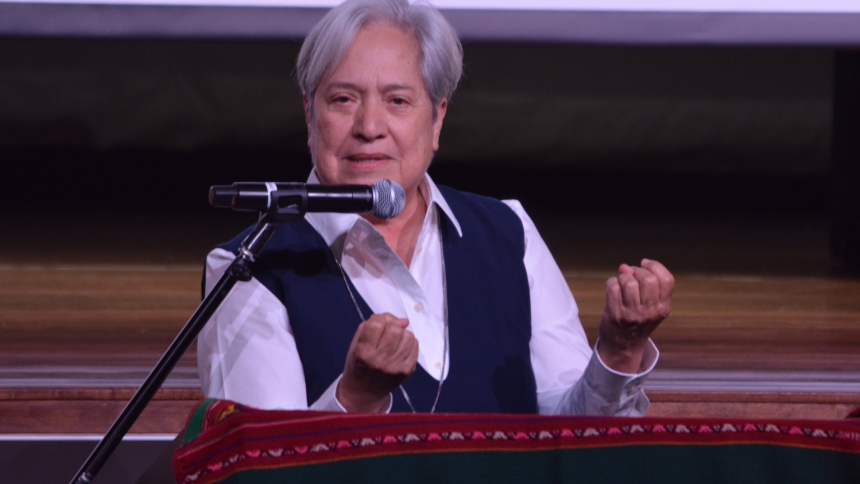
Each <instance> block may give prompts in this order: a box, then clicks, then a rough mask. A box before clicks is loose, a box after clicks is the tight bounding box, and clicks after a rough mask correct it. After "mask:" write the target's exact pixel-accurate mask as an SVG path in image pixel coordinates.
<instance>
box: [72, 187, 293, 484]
mask: <svg viewBox="0 0 860 484" xmlns="http://www.w3.org/2000/svg"><path fill="white" fill-rule="evenodd" d="M271 197H272V198H271V203H270V204H269V210H268V211H267V212H263V213H261V214H260V219H259V221H258V222H257V225H256V226H255V227H254V229H253V230H252V231H251V233H249V234H248V236H247V237H245V240H244V241H242V247H241V248H240V249H239V255H238V256H237V257H236V259H235V260H234V261H233V263H232V264H231V265H230V267H229V268H228V269H227V271H226V272H225V273H224V275H222V276H221V279H219V280H218V283H217V284H216V285H215V287H214V288H213V289H212V291H210V292H209V294H208V295H207V296H206V297H205V298H204V299H203V302H201V303H200V306H198V307H197V310H196V311H194V314H193V315H192V316H191V319H189V320H188V322H187V323H185V326H184V327H183V328H182V330H181V331H179V334H178V335H177V336H176V338H175V339H174V340H173V342H172V343H171V344H170V346H169V347H168V348H167V351H166V352H165V353H164V355H163V356H162V357H161V359H160V360H159V361H158V363H157V364H156V365H155V367H154V368H153V369H152V371H151V372H150V373H149V376H147V377H146V380H144V382H143V384H142V385H141V386H140V388H139V389H138V390H137V392H136V393H135V394H134V396H133V397H132V398H131V400H129V402H128V404H126V406H125V408H124V409H123V411H122V413H120V415H119V417H117V419H116V420H115V421H114V423H113V425H111V428H110V429H109V430H108V432H107V433H106V434H105V436H104V437H103V438H102V440H101V442H99V444H98V445H97V446H96V448H95V449H94V450H93V451H92V453H91V454H90V456H89V457H88V458H87V460H86V462H84V465H83V466H81V469H80V470H79V471H78V473H77V474H75V477H74V478H73V479H72V481H71V484H89V483H91V482H92V480H93V479H94V478H95V476H96V474H97V473H98V472H99V470H100V469H101V468H102V466H103V465H104V463H105V462H106V461H107V459H108V458H109V457H110V456H111V454H112V453H113V451H114V450H116V447H117V446H118V445H119V443H120V442H121V441H122V438H123V436H125V434H126V433H128V431H129V429H131V426H132V425H133V424H134V422H135V421H136V420H137V418H138V417H139V416H140V414H141V413H142V412H143V409H144V408H146V405H147V404H148V403H149V401H150V400H152V397H153V396H155V392H156V391H158V389H159V388H160V387H161V385H162V384H163V383H164V380H165V379H166V378H167V375H168V374H170V372H171V371H172V370H173V368H174V367H175V366H176V364H177V363H179V359H180V358H182V355H184V354H185V352H186V351H187V350H188V348H189V347H190V346H191V343H193V342H194V339H195V338H196V337H197V335H198V334H199V333H200V330H202V329H203V327H204V326H205V325H206V323H207V322H208V321H209V319H210V318H211V317H212V315H213V314H214V313H215V311H216V310H218V308H219V307H220V306H221V303H222V302H223V301H224V298H226V297H227V294H228V293H229V292H230V290H231V289H232V288H233V286H234V285H236V282H238V281H246V282H247V281H250V280H251V277H252V274H251V264H253V263H254V261H255V260H256V259H257V257H258V256H259V255H260V252H261V251H262V250H263V246H265V245H266V242H268V241H269V238H271V236H272V234H273V233H274V232H275V230H276V229H277V228H278V227H280V226H281V224H283V223H285V222H289V221H293V220H298V219H300V218H302V217H304V216H305V212H306V211H307V196H306V195H304V196H303V195H301V194H297V193H296V192H295V191H287V190H275V191H273V192H271Z"/></svg>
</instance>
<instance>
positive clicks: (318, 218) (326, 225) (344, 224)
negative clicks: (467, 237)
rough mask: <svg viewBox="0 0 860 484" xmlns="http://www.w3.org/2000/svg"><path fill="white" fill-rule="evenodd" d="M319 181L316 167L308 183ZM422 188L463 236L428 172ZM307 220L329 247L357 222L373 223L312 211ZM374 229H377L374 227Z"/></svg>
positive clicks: (430, 200) (344, 215)
mask: <svg viewBox="0 0 860 484" xmlns="http://www.w3.org/2000/svg"><path fill="white" fill-rule="evenodd" d="M319 182H320V181H319V177H318V176H317V172H316V169H314V170H311V174H310V176H308V183H309V184H318V183H319ZM421 189H423V190H422V193H423V194H424V196H425V197H429V199H428V200H427V206H428V207H431V206H432V205H434V204H435V205H436V206H437V207H439V209H440V210H442V211H443V212H444V213H445V215H446V216H447V217H448V219H449V220H451V223H452V224H454V227H455V228H456V229H457V235H459V236H460V237H462V236H463V230H462V229H461V228H460V223H459V222H458V221H457V217H455V216H454V212H453V211H451V207H450V206H448V202H447V201H445V197H443V196H442V192H440V191H439V187H437V186H436V184H435V183H433V180H432V179H431V178H430V175H428V174H426V173H425V174H424V183H423V184H422V186H421ZM428 212H429V210H428ZM305 220H307V221H308V223H309V224H311V226H312V227H313V228H314V229H316V231H317V232H319V234H320V235H321V236H322V238H323V240H325V243H326V244H328V246H329V247H333V246H334V245H335V242H337V241H338V240H341V241H342V240H343V236H344V235H345V234H346V233H347V232H348V231H349V230H350V229H351V228H352V227H353V226H354V225H355V224H357V223H362V222H364V223H366V224H368V225H371V224H370V222H368V221H367V220H365V219H363V218H361V217H359V216H358V215H357V214H354V213H330V212H310V213H307V214H305ZM371 226H372V225H371ZM373 230H376V229H375V228H374V229H373Z"/></svg>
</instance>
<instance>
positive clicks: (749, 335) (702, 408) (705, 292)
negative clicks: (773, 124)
mask: <svg viewBox="0 0 860 484" xmlns="http://www.w3.org/2000/svg"><path fill="white" fill-rule="evenodd" d="M536 221H537V223H538V226H539V228H540V229H541V231H542V233H543V234H544V236H545V238H546V240H547V243H548V244H549V245H550V247H551V249H552V250H553V252H554V253H555V254H556V258H557V259H558V261H559V263H560V265H561V266H562V269H563V271H564V272H565V275H566V277H567V279H568V282H569V284H570V286H571V290H572V291H573V293H574V295H575V296H576V299H577V302H578V304H579V307H580V312H581V319H582V322H583V325H584V326H585V328H586V332H587V333H588V335H589V338H590V339H591V341H592V342H593V340H594V336H595V330H596V324H597V320H598V318H599V315H600V312H601V311H602V307H603V302H604V295H603V290H604V281H605V280H606V278H607V277H609V276H611V274H612V270H613V268H614V266H615V265H617V264H618V263H620V262H634V261H635V260H637V259H638V258H641V257H643V256H648V257H652V258H659V259H661V260H663V261H665V262H666V264H667V265H668V266H669V267H670V268H671V269H672V270H673V271H674V272H675V274H676V277H677V288H676V292H675V299H674V305H673V311H672V315H671V316H670V318H669V319H668V320H666V321H665V322H664V324H663V325H662V326H661V327H660V328H659V329H658V331H657V333H656V334H655V336H654V339H655V341H656V342H657V345H658V347H659V348H660V351H661V357H660V363H659V365H658V368H657V369H656V370H655V372H654V373H653V374H652V375H651V377H650V378H649V380H648V383H647V385H646V389H647V392H648V395H649V397H650V398H651V400H652V407H651V411H650V415H655V416H680V415H685V416H686V415H690V416H747V417H785V418H828V419H835V418H843V417H844V416H845V415H847V414H848V412H849V411H850V410H852V409H853V408H855V407H857V406H860V356H858V349H860V279H852V278H844V277H835V276H833V275H832V272H833V271H832V270H831V268H830V267H829V259H828V257H827V253H826V224H824V223H822V222H821V221H820V220H819V219H817V218H815V217H806V218H804V217H799V218H796V219H793V218H784V219H779V220H776V221H774V220H772V219H764V218H762V219H761V220H759V221H758V222H756V219H755V217H739V218H738V219H737V220H734V221H732V220H731V219H730V220H726V219H725V218H721V219H716V220H710V221H709V220H702V219H701V218H696V217H688V218H686V219H685V218H683V217H674V218H673V217H660V218H653V219H651V220H650V225H648V224H649V220H632V219H624V218H623V217H615V218H611V219H608V220H607V219H606V218H602V217H600V216H597V215H589V216H569V217H563V218H561V217H555V216H547V217H542V218H540V217H536ZM180 222H181V221H180ZM180 222H176V226H172V225H170V223H167V224H166V225H167V226H166V227H164V228H161V229H160V230H163V231H164V234H161V235H159V234H158V233H155V234H153V233H147V234H140V235H138V234H136V233H134V231H133V230H130V231H127V232H121V233H120V234H119V235H117V234H114V235H112V236H110V237H106V238H105V237H102V238H99V237H94V238H93V239H92V240H89V242H90V243H81V242H80V239H81V238H82V237H80V236H79V237H78V238H77V239H74V231H72V238H73V239H74V240H77V242H76V243H77V244H78V245H75V244H63V243H62V242H63V241H62V240H57V239H54V238H53V237H56V226H54V227H53V229H51V228H45V227H42V226H39V225H38V224H35V223H30V224H29V225H28V222H26V221H24V220H23V219H19V220H17V221H16V223H17V224H18V225H16V228H15V229H14V230H13V235H17V236H18V239H17V240H18V241H19V242H20V241H22V240H23V241H27V240H28V239H29V240H31V241H33V243H32V244H26V243H25V244H23V245H24V246H25V247H26V248H25V249H20V250H19V249H16V247H14V246H13V244H12V243H11V242H10V241H9V239H8V238H5V239H4V242H2V244H0V253H2V255H0V331H2V335H3V337H2V339H0V433H100V432H104V430H105V429H107V427H108V426H109V424H110V423H111V422H112V421H113V418H114V417H115V416H116V415H117V414H118V413H119V411H120V410H121V408H122V406H123V405H124V404H125V402H126V401H127V400H128V398H130V397H131V395H132V393H133V389H134V388H135V387H136V386H137V385H139V383H140V382H141V381H142V380H143V378H144V377H145V375H146V374H147V373H148V371H149V369H150V368H151V367H152V365H153V364H154V363H155V362H156V361H157V359H158V357H159V356H160V355H161V353H162V352H163V351H164V349H166V347H167V346H168V344H169V343H170V341H171V340H172V339H173V337H174V336H175V335H176V333H177V332H178V331H179V329H180V328H181V327H182V325H183V324H184V323H185V321H186V320H187V318H188V317H189V316H190V314H191V313H192V312H193V310H194V308H195V307H196V305H197V303H198V302H199V298H200V268H201V261H202V259H203V256H204V255H205V247H206V245H204V244H208V245H214V244H215V243H217V242H218V241H220V240H222V239H223V238H225V237H221V235H222V234H221V233H215V232H216V231H213V230H209V231H207V229H206V228H205V227H203V226H200V227H198V229H197V230H195V233H194V234H193V236H192V237H189V239H188V240H186V241H184V242H183V241H179V242H178V248H173V249H171V250H172V252H170V253H171V254H173V255H172V256H170V257H166V258H164V257H163V255H158V254H159V253H158V252H157V251H156V250H154V249H153V248H152V247H150V246H149V245H147V247H146V248H141V240H143V241H155V242H159V241H161V242H169V241H170V237H169V234H171V233H178V232H177V231H178V230H179V228H180V227H181V225H182V224H181V223H180ZM198 223H199V222H198ZM89 226H90V227H92V225H89ZM119 226H120V227H122V228H123V230H126V229H128V227H134V226H136V224H134V223H131V222H128V221H126V222H123V223H122V224H119ZM137 226H139V225H137ZM643 227H647V230H645V229H643ZM219 230H221V229H219ZM15 231H17V232H15ZM156 232H157V231H156ZM617 234H625V235H624V236H622V237H619V236H618V235H617ZM626 234H639V235H638V236H637V237H632V236H628V235H626ZM673 234H674V239H673V238H672V236H673ZM720 234H722V236H720ZM11 238H12V239H14V238H15V237H11ZM105 239H109V240H107V241H105ZM673 240H674V241H673ZM108 242H111V243H113V244H118V245H119V246H120V247H121V248H122V249H121V250H114V251H113V252H111V251H109V250H107V249H106V247H103V246H100V245H99V244H107V243H108ZM4 244H5V245H6V246H5V247H4V246H3V245H4ZM122 244H126V245H122ZM54 245H58V246H63V247H64V248H63V249H62V250H54V251H51V250H48V249H49V248H50V247H52V246H54ZM70 246H71V247H72V248H71V249H70V248H69V247H70ZM135 246H137V247H139V248H141V250H134V247H135ZM40 247H42V248H43V249H44V250H39V249H40ZM100 254H101V256H100ZM195 358H196V357H195V355H194V350H193V349H192V351H191V352H190V353H189V354H188V355H186V357H185V358H184V359H183V360H182V362H181V363H180V365H179V366H178V367H177V369H176V370H175V371H174V373H173V374H172V375H171V377H170V378H169V379H168V382H167V383H166V384H165V387H164V388H163V389H162V390H161V391H160V392H159V395H158V396H157V397H156V399H155V400H154V401H153V402H152V403H151V404H150V406H149V408H148V409H147V411H146V412H145V413H144V415H143V417H142V418H141V419H140V420H139V422H138V424H137V425H136V426H135V428H134V429H133V430H132V431H133V432H138V433H174V432H177V431H178V430H179V429H180V428H181V427H182V425H183V422H184V419H185V416H186V414H187V412H188V410H189V409H190V407H191V405H193V403H194V402H195V401H197V400H198V399H199V398H200V397H201V394H200V392H199V390H197V388H196V384H197V381H196V359H195Z"/></svg>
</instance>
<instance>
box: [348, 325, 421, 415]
mask: <svg viewBox="0 0 860 484" xmlns="http://www.w3.org/2000/svg"><path fill="white" fill-rule="evenodd" d="M408 326H409V321H408V320H406V319H398V318H396V317H395V316H393V315H392V314H389V313H384V314H374V315H373V316H371V317H370V318H368V320H367V321H364V322H363V323H361V324H360V325H359V326H358V329H357V330H356V332H355V336H354V337H353V338H352V343H351V344H350V345H349V352H348V353H347V355H346V365H345V366H344V369H343V377H342V378H341V380H340V382H339V383H338V386H337V391H336V396H337V400H338V402H340V404H341V405H342V406H343V407H344V408H345V409H346V410H347V411H348V412H362V413H384V412H385V411H386V410H388V407H389V406H390V404H391V400H390V399H391V392H392V391H394V390H395V389H397V387H399V386H400V385H401V384H402V383H403V382H404V381H406V379H407V378H409V376H410V375H412V373H413V372H414V371H415V365H416V364H417V362H418V340H416V339H415V335H413V334H412V332H411V331H407V330H406V328H407V327H408Z"/></svg>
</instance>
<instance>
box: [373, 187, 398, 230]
mask: <svg viewBox="0 0 860 484" xmlns="http://www.w3.org/2000/svg"><path fill="white" fill-rule="evenodd" d="M371 189H372V190H373V212H371V215H373V216H374V217H376V218H378V219H381V220H388V219H390V218H394V217H396V216H398V215H400V212H402V211H403V207H405V206H406V192H405V191H403V187H401V186H400V185H398V184H397V183H395V182H393V181H391V180H379V181H377V182H376V183H374V184H373V185H371Z"/></svg>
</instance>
